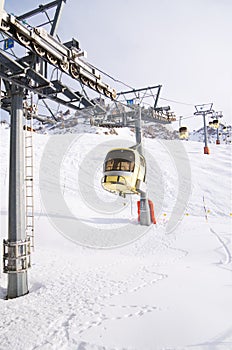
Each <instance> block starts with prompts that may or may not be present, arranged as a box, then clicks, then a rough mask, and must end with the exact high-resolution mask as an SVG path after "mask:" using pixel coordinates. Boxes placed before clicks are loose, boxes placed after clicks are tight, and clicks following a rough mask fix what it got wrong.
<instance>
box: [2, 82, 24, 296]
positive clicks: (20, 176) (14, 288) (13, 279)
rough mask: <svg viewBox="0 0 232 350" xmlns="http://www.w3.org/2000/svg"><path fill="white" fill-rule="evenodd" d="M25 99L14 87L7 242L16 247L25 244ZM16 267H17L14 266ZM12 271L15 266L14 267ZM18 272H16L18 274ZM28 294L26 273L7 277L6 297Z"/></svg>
mask: <svg viewBox="0 0 232 350" xmlns="http://www.w3.org/2000/svg"><path fill="white" fill-rule="evenodd" d="M23 96H24V91H23V89H22V88H21V87H18V86H16V85H13V86H12V106H11V132H10V176H9V219H8V224H9V227H8V241H9V242H10V243H11V244H17V243H18V242H23V241H25V240H26V231H25V196H24V137H23ZM15 264H16V263H15ZM11 267H12V266H11ZM15 270H16V271H15ZM27 293H28V282H27V270H23V269H22V271H21V272H18V271H17V268H16V266H15V268H14V266H13V267H12V270H11V272H10V273H8V288H7V297H8V298H17V297H20V296H22V295H24V294H27Z"/></svg>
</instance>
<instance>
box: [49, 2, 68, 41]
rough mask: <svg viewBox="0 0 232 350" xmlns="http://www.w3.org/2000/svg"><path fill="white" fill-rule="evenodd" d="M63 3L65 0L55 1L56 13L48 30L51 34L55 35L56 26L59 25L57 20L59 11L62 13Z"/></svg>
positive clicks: (58, 19)
mask: <svg viewBox="0 0 232 350" xmlns="http://www.w3.org/2000/svg"><path fill="white" fill-rule="evenodd" d="M64 3H66V0H58V1H57V8H56V13H55V16H54V19H53V23H52V28H51V31H50V34H51V35H52V36H55V35H56V32H57V28H58V25H59V22H60V17H61V13H62V10H63V7H64Z"/></svg>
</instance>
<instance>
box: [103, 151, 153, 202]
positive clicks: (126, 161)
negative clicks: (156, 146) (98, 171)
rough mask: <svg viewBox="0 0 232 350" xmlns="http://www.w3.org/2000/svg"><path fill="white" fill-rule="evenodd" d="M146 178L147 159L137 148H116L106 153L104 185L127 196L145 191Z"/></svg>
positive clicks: (105, 187)
mask: <svg viewBox="0 0 232 350" xmlns="http://www.w3.org/2000/svg"><path fill="white" fill-rule="evenodd" d="M145 178H146V163H145V159H144V157H143V156H142V155H140V154H139V152H138V151H137V150H136V149H133V148H115V149H112V150H111V151H109V152H108V153H107V155H106V158H105V161H104V165H103V178H102V187H103V188H104V189H105V190H106V191H109V192H113V193H118V194H119V195H122V196H125V195H126V194H134V193H139V192H141V191H143V188H144V186H145Z"/></svg>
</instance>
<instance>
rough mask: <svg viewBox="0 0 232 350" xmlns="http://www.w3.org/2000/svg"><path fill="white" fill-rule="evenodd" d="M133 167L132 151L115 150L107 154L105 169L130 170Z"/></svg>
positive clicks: (131, 170)
mask: <svg viewBox="0 0 232 350" xmlns="http://www.w3.org/2000/svg"><path fill="white" fill-rule="evenodd" d="M134 167H135V157H134V153H133V152H131V151H128V150H115V151H112V152H110V153H109V154H108V156H107V159H106V162H105V169H104V170H105V171H130V172H133V171H134Z"/></svg>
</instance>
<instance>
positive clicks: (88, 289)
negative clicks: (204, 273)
mask: <svg viewBox="0 0 232 350" xmlns="http://www.w3.org/2000/svg"><path fill="white" fill-rule="evenodd" d="M7 137H8V136H7ZM41 141H42V139H41V140H40V142H41ZM149 141H150V140H149ZM147 142H148V141H147ZM41 144H42V143H41ZM40 147H42V146H41V145H40ZM188 147H190V145H189V144H188ZM194 147H196V145H195V144H194ZM3 153H4V154H6V148H4V149H3ZM37 153H38V154H39V151H38V150H37ZM221 155H222V157H219V158H220V166H222V164H224V163H223V162H227V160H228V156H227V155H225V154H224V152H221ZM5 157H6V156H5ZM75 157H76V158H75V162H73V159H70V161H69V163H70V164H71V165H72V166H71V168H72V167H73V166H74V165H76V166H77V164H80V160H78V157H77V155H76V154H75ZM76 160H78V163H77V162H76ZM162 160H163V159H162ZM194 162H195V163H194V165H193V166H192V171H193V172H194V174H195V173H196V174H197V176H196V177H198V172H199V169H201V171H202V173H204V175H205V172H207V169H208V167H210V166H211V165H212V164H213V165H214V162H213V160H212V159H210V158H208V159H207V161H206V162H205V161H203V160H202V159H201V157H199V159H198V158H196V159H195V160H194ZM6 164H7V161H6V159H5V158H4V165H5V166H6ZM218 168H219V165H218V164H216V165H214V167H213V169H214V170H215V171H216V170H217V169H218ZM228 168H229V165H228ZM228 168H227V167H225V169H224V170H223V176H227V175H228ZM4 169H6V168H4V166H3V168H2V169H1V174H2V176H1V178H2V179H3V180H2V181H3V182H4V184H3V186H5V185H6V177H7V170H4ZM37 170H38V169H37ZM66 170H67V169H66ZM68 170H69V169H68ZM37 173H38V172H37ZM70 174H71V175H70ZM70 174H69V173H67V174H66V175H65V176H67V177H66V179H65V181H67V186H66V189H65V190H66V191H69V192H70V193H71V194H72V195H73V196H74V199H75V195H76V193H75V191H73V182H72V181H74V180H73V179H74V178H73V174H72V170H70ZM163 176H164V177H165V179H164V185H165V189H166V193H165V200H164V203H163V207H162V210H161V213H160V215H159V216H158V218H157V225H156V226H151V228H150V229H149V230H148V232H147V233H146V234H145V235H144V236H142V237H140V239H139V240H137V241H134V242H133V243H132V244H130V245H128V246H124V247H121V248H120V249H116V250H112V251H111V252H110V251H101V252H100V251H94V250H91V249H90V250H89V249H86V248H83V247H79V246H77V245H75V244H73V243H71V242H69V241H68V242H67V241H66V240H65V239H64V238H63V237H60V235H59V234H58V233H57V232H56V231H55V229H54V228H53V227H52V226H51V225H50V224H49V223H48V219H47V218H46V213H45V212H44V211H43V208H42V206H41V205H40V202H39V199H38V198H37V204H36V205H37V208H36V209H37V210H36V212H37V213H38V216H37V217H36V226H37V232H38V235H39V234H40V233H41V232H43V230H44V228H45V229H46V230H45V231H46V233H49V235H48V236H49V237H48V236H47V235H45V234H44V233H43V235H42V236H41V237H39V238H38V242H37V246H36V251H35V253H34V255H32V269H31V271H30V273H29V283H30V293H29V294H28V295H26V296H24V297H22V298H18V299H15V300H7V301H5V300H3V298H4V296H5V295H6V279H7V278H6V276H5V275H4V276H2V275H0V284H1V288H0V298H1V299H0V306H1V318H0V339H1V342H0V350H8V349H14V350H22V349H25V350H35V349H38V350H53V349H54V350H56V349H58V350H66V349H67V350H72V349H73V350H89V349H92V350H103V349H107V350H123V349H124V350H126V349H127V350H129V349H131V350H132V349H133V350H147V349H145V348H141V347H138V346H135V344H134V343H133V345H132V346H129V347H128V346H126V347H122V344H120V342H119V343H118V346H116V344H115V345H114V346H112V345H111V343H110V340H109V339H108V341H107V342H106V344H103V345H102V342H101V341H100V340H99V338H94V337H93V338H92V340H91V341H87V340H86V339H88V336H89V334H92V333H91V332H94V330H96V331H99V334H100V333H101V332H102V331H104V330H105V329H107V327H108V325H109V324H110V325H111V324H113V325H114V326H115V327H117V325H118V327H120V322H122V324H125V323H123V322H125V321H126V320H128V321H129V320H130V321H133V322H136V321H137V322H138V321H141V322H142V321H144V319H146V317H149V316H154V317H155V316H156V315H158V316H156V317H158V319H159V318H160V319H162V316H163V315H164V317H165V314H166V313H167V312H168V310H169V309H170V308H173V307H175V304H174V301H172V300H171V301H170V300H169V301H168V302H166V303H165V302H163V303H161V302H160V300H161V299H156V297H155V296H154V297H152V298H150V300H149V301H146V299H144V298H141V295H143V293H145V292H146V293H148V292H149V291H151V293H152V291H154V288H155V290H156V291H158V290H159V288H160V287H161V286H162V284H163V283H166V285H167V288H170V293H171V292H172V288H173V287H175V286H173V285H172V284H170V286H169V284H168V282H169V280H171V277H172V274H173V271H172V268H176V269H178V268H179V267H182V265H183V267H184V268H186V267H187V268H188V270H186V275H185V277H186V276H187V277H189V278H191V276H192V275H191V269H192V268H193V267H195V265H194V264H195V260H194V263H192V260H191V259H196V262H197V264H200V263H201V260H200V259H201V258H202V257H203V258H205V254H207V252H208V251H210V252H211V254H212V256H211V255H210V258H208V260H207V263H206V264H205V263H202V265H201V266H202V267H203V268H205V265H207V264H208V265H209V266H212V265H214V264H215V266H216V269H217V270H219V269H218V267H219V268H221V269H222V268H223V269H224V272H225V273H226V272H227V271H226V269H228V272H230V270H229V268H230V266H231V262H232V258H231V250H230V247H229V244H230V239H229V236H228V233H227V232H222V231H221V230H220V228H219V229H218V226H215V222H216V219H217V218H218V217H219V218H222V220H223V218H224V216H223V215H225V214H224V212H229V206H228V201H224V202H225V203H224V202H223V203H221V200H222V198H219V199H218V198H216V199H215V200H214V198H215V196H214V195H213V194H212V193H211V189H212V188H213V186H215V183H214V181H213V180H212V179H211V178H210V181H209V182H206V181H205V182H203V183H201V182H199V181H198V179H197V180H196V179H194V178H193V184H192V187H193V193H192V196H191V200H190V202H189V206H188V208H186V211H188V213H189V214H190V218H188V217H184V218H182V221H181V220H180V224H179V226H177V228H176V229H175V230H174V231H173V232H172V233H170V234H166V233H165V227H166V225H167V223H168V220H169V217H170V212H171V210H172V208H173V201H174V200H175V197H176V190H175V183H174V184H173V182H174V180H175V172H172V173H169V172H168V171H167V169H165V167H164V170H163ZM202 178H203V176H202ZM212 178H213V176H212ZM69 180H70V182H69ZM36 181H37V182H36V184H37V186H38V179H36ZM211 185H212V187H210V186H211ZM51 188H52V183H51ZM35 190H36V191H38V189H37V188H36V189H35ZM202 191H203V192H204V193H206V195H207V204H208V206H209V208H210V209H211V212H212V220H211V218H210V219H209V220H208V223H206V222H205V218H204V209H203V208H202V197H201V194H202ZM36 193H37V192H36ZM220 195H221V194H220ZM187 209H188V210H187ZM163 212H166V213H167V216H166V217H163V216H162V213H163ZM6 213H7V211H6V209H5V208H4V209H3V210H2V217H5V216H6ZM210 215H211V214H209V216H210ZM216 223H217V225H221V222H220V223H219V220H218V222H216ZM194 225H195V226H196V232H197V231H198V230H199V231H200V232H199V233H201V234H202V239H203V240H202V243H201V244H200V245H199V247H196V248H195V247H194V244H193V246H192V244H191V239H192V238H193V237H194V239H195V240H193V243H195V241H197V239H198V237H195V236H194V235H193V234H194V227H193V226H194ZM131 227H132V229H133V225H131ZM226 227H227V226H226ZM2 232H4V230H2ZM215 238H216V246H215V245H214V246H213V244H215ZM189 239H190V242H189V241H188V240H189ZM183 242H184V243H183ZM208 243H210V244H211V246H210V248H208V247H207V244H208ZM218 243H219V247H218ZM63 246H64V247H63ZM212 247H213V248H212ZM198 248H201V249H204V250H202V251H203V253H202V256H200V253H199V252H198ZM194 249H195V250H194ZM212 251H213V253H214V255H213V253H212ZM194 254H195V255H194ZM193 256H194V258H192V257H193ZM218 256H219V257H220V258H221V260H220V262H219V263H218ZM198 259H199V261H200V262H199V261H198ZM186 261H187V262H186ZM186 265H187V266H186ZM180 271H181V272H183V270H180ZM213 271H214V273H215V272H216V270H213ZM211 273H212V272H211ZM222 281H223V280H221V281H220V283H224V282H222ZM225 281H227V280H226V279H225ZM179 283H182V285H183V288H185V287H186V286H185V283H186V282H185V281H184V279H183V278H182V276H181V277H180V281H179ZM225 283H227V285H228V287H231V285H230V284H229V282H225ZM2 286H4V287H2ZM228 287H227V288H228ZM161 290H162V289H161ZM187 291H188V289H187ZM212 292H213V291H210V293H209V297H210V295H211V293H212ZM186 298H187V296H186ZM219 298H221V301H222V300H223V299H222V297H221V296H220V295H219ZM131 300H133V302H132V301H131ZM156 301H157V302H156ZM172 302H173V304H172ZM188 302H190V304H191V300H188ZM198 304H199V305H198ZM198 304H196V308H198V307H199V308H203V306H204V303H203V302H202V304H201V303H200V301H198ZM209 305H210V302H209ZM229 308H230V305H229V303H228V309H229ZM177 310H178V309H177ZM225 311H227V310H225ZM182 312H183V311H182ZM180 317H181V316H180ZM185 317H186V315H185ZM210 317H212V314H210ZM218 317H219V321H220V316H218ZM148 319H149V318H148ZM154 319H155V318H154ZM176 320H177V321H178V322H180V321H181V320H179V314H177V315H176ZM200 320H201V316H199V323H200ZM222 320H224V316H223V318H222V319H221V321H222ZM187 321H188V322H190V323H191V319H190V318H189V319H188V320H187ZM178 322H177V323H178ZM128 324H129V325H130V324H131V323H128ZM183 324H185V319H184V318H183ZM143 325H144V323H143ZM149 326H150V325H148V327H147V328H148V329H149ZM165 326H166V324H165ZM196 326H197V324H196V323H194V322H193V323H192V328H193V330H194V329H195V328H196ZM129 327H130V326H129ZM167 327H168V326H167ZM173 327H174V329H175V324H173ZM200 327H201V326H199V328H200ZM128 330H129V329H128ZM177 330H178V327H177ZM205 330H206V328H205ZM126 331H127V330H126V329H125V332H126ZM166 331H167V334H168V335H167V336H169V333H172V329H170V328H167V330H166ZM158 333H159V332H158ZM219 333H220V334H219ZM12 334H14V335H15V336H14V337H12ZM214 334H215V333H214ZM217 334H218V335H216V336H214V337H212V336H209V337H208V338H204V337H203V338H202V335H201V337H200V339H205V341H198V342H197V341H192V340H191V341H189V342H188V341H185V344H188V345H185V346H181V345H180V346H176V345H173V346H167V345H166V343H165V342H163V343H162V341H161V343H160V345H159V346H158V345H157V347H156V348H154V349H153V347H152V344H150V347H149V350H188V349H191V350H230V349H232V342H231V340H232V333H231V329H229V327H228V328H227V331H221V330H220V332H219V331H217ZM206 339H209V340H206ZM112 343H114V342H113V341H112ZM162 344H163V345H162Z"/></svg>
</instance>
